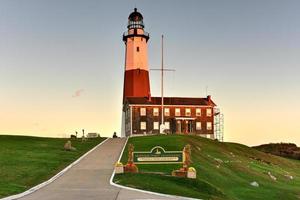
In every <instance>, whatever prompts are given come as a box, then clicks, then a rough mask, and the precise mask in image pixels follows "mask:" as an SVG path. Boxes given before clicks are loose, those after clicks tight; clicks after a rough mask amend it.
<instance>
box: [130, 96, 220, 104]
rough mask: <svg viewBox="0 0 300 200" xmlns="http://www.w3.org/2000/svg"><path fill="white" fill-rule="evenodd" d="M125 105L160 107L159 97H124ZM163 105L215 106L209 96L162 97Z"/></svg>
mask: <svg viewBox="0 0 300 200" xmlns="http://www.w3.org/2000/svg"><path fill="white" fill-rule="evenodd" d="M125 103H128V104H137V105H139V104H140V105H161V97H151V98H148V97H126V100H125ZM164 105H183V106H185V105H186V106H194V105H195V106H197V105H198V106H216V104H215V103H214V102H213V101H212V100H211V96H207V97H206V98H194V97H164Z"/></svg>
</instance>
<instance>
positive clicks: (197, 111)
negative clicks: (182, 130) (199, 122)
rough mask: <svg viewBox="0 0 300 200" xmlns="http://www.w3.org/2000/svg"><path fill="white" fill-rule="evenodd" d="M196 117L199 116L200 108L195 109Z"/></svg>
mask: <svg viewBox="0 0 300 200" xmlns="http://www.w3.org/2000/svg"><path fill="white" fill-rule="evenodd" d="M196 116H198V117H199V116H201V108H196Z"/></svg>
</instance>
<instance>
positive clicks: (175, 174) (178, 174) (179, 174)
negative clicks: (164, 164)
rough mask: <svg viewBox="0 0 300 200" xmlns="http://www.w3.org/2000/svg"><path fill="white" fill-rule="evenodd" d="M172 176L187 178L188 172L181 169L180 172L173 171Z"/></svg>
mask: <svg viewBox="0 0 300 200" xmlns="http://www.w3.org/2000/svg"><path fill="white" fill-rule="evenodd" d="M172 176H176V177H184V178H185V177H186V176H187V171H185V170H183V168H181V169H179V170H173V171H172Z"/></svg>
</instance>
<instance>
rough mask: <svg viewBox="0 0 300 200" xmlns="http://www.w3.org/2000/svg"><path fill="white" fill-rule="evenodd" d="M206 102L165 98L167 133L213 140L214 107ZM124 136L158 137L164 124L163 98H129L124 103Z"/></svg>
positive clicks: (205, 100) (194, 99)
mask: <svg viewBox="0 0 300 200" xmlns="http://www.w3.org/2000/svg"><path fill="white" fill-rule="evenodd" d="M215 106H216V104H215V103H214V102H213V101H212V100H211V97H210V96H207V98H179V97H165V98H164V106H163V108H164V124H165V133H169V134H196V135H199V136H204V137H207V138H211V139H213V138H214V107H215ZM123 109H124V110H123V111H124V112H125V134H126V136H130V135H141V134H159V126H160V124H161V98H160V97H151V98H143V97H128V98H126V101H125V103H124V107H123Z"/></svg>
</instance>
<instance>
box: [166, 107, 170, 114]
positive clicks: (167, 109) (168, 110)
mask: <svg viewBox="0 0 300 200" xmlns="http://www.w3.org/2000/svg"><path fill="white" fill-rule="evenodd" d="M165 116H170V108H165Z"/></svg>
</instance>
